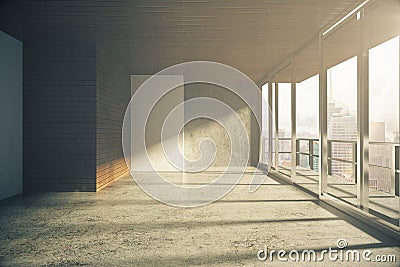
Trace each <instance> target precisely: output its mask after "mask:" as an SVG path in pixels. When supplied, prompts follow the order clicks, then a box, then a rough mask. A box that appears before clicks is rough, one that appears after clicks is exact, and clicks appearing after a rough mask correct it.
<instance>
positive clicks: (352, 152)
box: [263, 137, 400, 196]
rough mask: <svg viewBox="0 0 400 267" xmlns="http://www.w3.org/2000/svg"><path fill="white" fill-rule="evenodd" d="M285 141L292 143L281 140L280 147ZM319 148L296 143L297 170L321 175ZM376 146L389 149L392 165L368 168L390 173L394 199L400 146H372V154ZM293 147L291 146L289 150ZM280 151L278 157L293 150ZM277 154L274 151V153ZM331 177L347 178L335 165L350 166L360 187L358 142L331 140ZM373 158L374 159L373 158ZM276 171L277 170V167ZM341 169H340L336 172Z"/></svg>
mask: <svg viewBox="0 0 400 267" xmlns="http://www.w3.org/2000/svg"><path fill="white" fill-rule="evenodd" d="M282 141H291V138H286V137H279V138H278V143H279V144H281V142H282ZM266 142H267V139H266V138H264V139H263V145H264V146H265V145H266ZM304 142H305V143H307V145H306V147H307V149H306V150H304V146H302V145H301V144H302V143H304ZM316 144H319V140H318V139H315V138H297V139H296V166H301V167H303V168H307V169H309V170H314V171H318V169H319V154H318V153H319V152H318V151H319V147H315V145H316ZM373 146H381V147H386V148H387V149H389V150H390V154H391V156H390V160H389V161H390V162H389V163H387V164H382V163H381V164H379V163H376V162H373V161H371V160H370V164H369V166H370V167H371V168H378V169H382V170H385V171H388V172H390V194H391V195H393V196H399V181H400V178H399V177H400V166H399V165H400V146H399V144H397V143H388V142H370V151H371V148H372V147H373ZM288 147H291V146H288ZM275 149H278V155H281V154H290V153H291V151H290V149H287V148H284V149H283V150H281V149H280V147H278V148H275ZM263 153H265V155H264V158H266V157H267V153H268V152H267V151H266V149H263ZM273 153H275V151H273ZM327 153H328V175H330V176H332V175H333V176H340V175H343V176H344V175H345V174H344V173H340V171H338V170H335V168H333V166H334V164H335V162H336V164H340V163H342V165H350V166H351V178H352V183H353V184H357V141H347V140H328V151H327ZM302 157H307V163H308V164H307V165H304V164H302V163H303V162H302V161H301V158H302ZM370 158H372V157H371V156H370ZM278 165H279V167H280V168H283V169H288V167H287V166H283V164H280V163H279V160H278ZM275 167H276V166H275ZM337 169H340V168H337Z"/></svg>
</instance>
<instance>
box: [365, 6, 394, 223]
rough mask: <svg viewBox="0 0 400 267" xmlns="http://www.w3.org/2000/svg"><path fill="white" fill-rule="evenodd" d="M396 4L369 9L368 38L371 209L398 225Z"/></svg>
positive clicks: (366, 12)
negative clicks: (394, 12) (393, 13)
mask: <svg viewBox="0 0 400 267" xmlns="http://www.w3.org/2000/svg"><path fill="white" fill-rule="evenodd" d="M395 4H396V3H395V1H383V2H382V3H380V4H379V5H376V6H373V7H371V8H366V10H365V30H364V38H365V41H366V42H367V44H368V46H367V47H366V49H367V50H368V57H369V62H368V63H369V64H368V85H369V172H368V185H369V186H368V187H369V193H368V196H369V209H370V212H372V213H374V214H378V215H379V216H380V217H382V218H385V219H386V220H388V221H390V222H392V223H393V224H397V225H398V223H399V219H400V216H399V210H400V209H399V205H400V200H399V172H398V169H399V162H400V159H399V155H398V150H399V144H400V140H399V139H400V137H399V132H400V127H399V123H400V116H399V113H400V109H399V102H400V96H399V62H400V58H399V49H400V48H399V38H400V37H399V34H400V28H399V26H398V25H399V20H400V19H399V18H398V17H399V16H397V17H396V16H391V15H390V14H391V12H392V10H393V8H394V5H395ZM398 4H399V3H398V2H397V5H398ZM396 163H397V164H396ZM396 165H397V166H396ZM396 176H397V177H396Z"/></svg>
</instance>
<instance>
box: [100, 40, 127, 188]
mask: <svg viewBox="0 0 400 267" xmlns="http://www.w3.org/2000/svg"><path fill="white" fill-rule="evenodd" d="M130 90H131V89H130V75H129V73H128V71H127V70H126V69H125V68H124V67H123V66H121V65H120V64H119V62H118V61H117V60H116V59H115V58H113V57H112V56H111V55H110V54H108V53H107V52H106V51H105V50H104V49H103V48H101V47H99V46H98V47H97V94H96V103H97V107H96V112H97V117H96V188H97V189H99V188H102V187H103V186H105V185H107V184H108V183H109V182H111V181H112V180H114V179H116V178H118V177H119V176H121V175H122V174H124V173H126V172H128V168H127V165H126V163H125V159H124V155H123V151H122V123H123V119H124V115H125V111H126V107H127V105H128V103H129V100H130Z"/></svg>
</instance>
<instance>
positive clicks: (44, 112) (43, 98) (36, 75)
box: [23, 40, 96, 192]
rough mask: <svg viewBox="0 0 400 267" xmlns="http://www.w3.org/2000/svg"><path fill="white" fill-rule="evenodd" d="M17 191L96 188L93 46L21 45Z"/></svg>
mask: <svg viewBox="0 0 400 267" xmlns="http://www.w3.org/2000/svg"><path fill="white" fill-rule="evenodd" d="M23 53H24V55H23V79H24V80H23V88H24V89H23V120H24V123H23V124H24V126H23V177H24V179H23V188H24V192H32V191H95V190H96V46H95V45H85V44H77V43H71V44H68V43H64V42H63V43H60V42H56V41H54V42H52V41H51V40H45V41H43V40H40V43H36V42H31V41H29V40H28V41H24V46H23Z"/></svg>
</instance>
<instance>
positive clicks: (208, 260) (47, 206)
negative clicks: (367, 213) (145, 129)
mask: <svg viewBox="0 0 400 267" xmlns="http://www.w3.org/2000/svg"><path fill="white" fill-rule="evenodd" d="M170 175H172V174H170ZM213 175H215V174H213ZM210 177H211V176H210V174H204V177H203V178H204V181H209V180H210ZM211 178H212V177H211ZM196 179H200V180H201V179H202V177H201V175H200V176H199V175H198V176H197V178H196ZM250 179H251V175H250V174H246V175H245V176H244V177H243V179H242V180H241V182H240V184H239V185H237V186H236V187H235V188H234V190H233V191H232V192H230V193H229V194H228V195H226V196H225V197H224V198H223V199H221V200H219V201H217V202H215V203H213V204H209V205H206V206H203V207H199V208H177V207H171V206H168V205H165V204H162V203H159V202H157V201H155V200H153V199H152V198H150V197H149V196H148V195H146V194H145V193H144V192H143V191H142V190H141V189H140V188H139V187H138V186H137V185H135V183H134V181H133V180H132V179H131V177H130V176H129V175H126V176H124V177H121V178H120V179H119V180H117V181H116V182H114V183H112V184H111V185H110V186H109V187H107V188H105V189H103V190H102V191H100V192H97V193H42V194H33V195H28V196H23V197H16V198H14V199H9V200H6V201H2V202H0V266H77V265H81V266H85V265H87V266H190V265H204V266H280V265H283V266H314V265H315V266H336V265H339V264H341V265H343V264H345V265H349V266H373V265H376V266H399V263H400V259H399V258H400V249H399V247H398V243H397V242H396V241H394V240H393V239H391V238H390V237H388V236H385V235H382V234H380V233H376V232H374V231H371V230H370V229H369V228H368V227H367V228H365V227H364V228H363V227H362V228H363V230H361V229H360V228H358V227H356V226H354V225H353V224H354V222H353V221H346V220H344V219H343V218H344V217H342V216H340V214H339V213H336V212H335V211H334V210H326V209H324V208H322V207H321V206H319V205H318V201H317V200H316V199H315V198H313V197H311V196H310V195H308V194H306V193H304V192H303V191H301V190H299V189H297V188H295V187H293V186H291V185H285V184H280V183H278V182H276V181H274V180H272V179H271V178H267V180H266V181H265V183H264V185H262V186H261V188H260V189H259V190H258V191H256V192H255V193H253V194H250V193H249V192H248V183H249V182H250ZM211 180H212V179H211ZM338 214H339V216H338ZM338 239H345V240H346V241H347V243H348V249H359V251H360V252H361V253H362V252H363V251H365V250H371V251H372V255H371V256H370V258H371V259H375V256H376V255H395V256H396V257H397V263H388V262H386V263H376V262H375V263H373V262H365V261H360V262H357V263H350V262H339V261H331V260H329V258H328V256H327V255H326V257H325V260H324V262H323V263H322V262H311V263H309V262H304V261H300V262H298V263H296V264H295V263H294V262H293V261H289V262H282V261H279V260H278V259H277V258H276V257H275V258H274V259H273V261H272V262H270V261H269V260H267V261H260V260H258V259H257V252H258V251H259V250H261V249H264V248H265V246H268V248H269V249H270V250H271V249H275V250H279V249H283V250H286V251H288V252H289V251H290V250H292V249H297V250H299V251H300V253H301V251H302V250H310V249H313V250H315V251H316V252H317V253H320V252H321V250H324V249H328V248H329V247H332V248H333V249H335V248H336V242H337V240H338ZM262 255H263V254H261V256H262ZM317 255H318V254H317ZM293 256H295V254H293ZM286 258H288V256H287V255H286ZM300 258H301V255H300Z"/></svg>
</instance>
